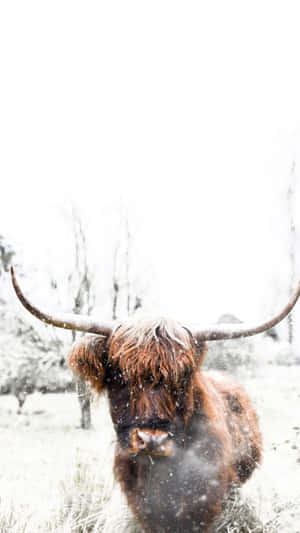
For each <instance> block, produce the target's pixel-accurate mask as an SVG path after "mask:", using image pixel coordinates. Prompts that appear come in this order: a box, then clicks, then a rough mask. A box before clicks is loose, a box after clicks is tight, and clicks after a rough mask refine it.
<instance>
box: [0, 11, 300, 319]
mask: <svg viewBox="0 0 300 533" xmlns="http://www.w3.org/2000/svg"><path fill="white" fill-rule="evenodd" d="M299 15H300V6H299V3H298V2H289V1H286V0H285V1H278V2H276V1H274V0H273V1H272V2H269V1H268V2H265V1H263V0H260V1H259V2H256V1H252V2H245V1H244V0H239V1H235V2H232V1H226V2H224V1H219V0H218V1H214V0H211V1H209V2H204V1H199V0H197V1H187V2H183V1H181V2H178V1H174V0H172V2H171V1H164V0H159V1H156V0H151V2H145V1H142V0H138V1H135V2H132V1H121V2H116V1H113V0H109V1H102V2H101V1H97V2H93V1H88V2H87V1H85V2H83V1H81V2H78V1H72V2H67V1H64V0H59V1H55V0H54V1H51V2H45V1H41V0H39V1H36V2H31V1H27V2H23V1H22V2H17V1H10V2H2V3H1V6H0V50H1V60H0V61H1V63H0V71H1V84H0V151H1V157H0V179H1V193H0V194H1V202H0V233H2V234H4V235H7V236H8V237H9V238H11V239H12V240H13V242H16V243H18V245H19V246H21V247H22V249H23V251H24V252H25V256H24V257H25V258H26V254H27V257H28V258H29V257H30V262H31V264H32V263H34V262H37V263H39V264H40V265H42V267H44V266H45V264H46V262H47V261H49V262H52V261H53V262H55V261H60V262H61V263H62V264H63V262H64V256H63V251H64V248H65V247H66V246H67V242H66V238H67V237H66V233H65V231H64V228H63V217H62V216H61V212H62V210H63V209H64V208H65V206H67V205H70V203H73V204H74V205H76V206H78V208H79V209H80V210H81V212H82V215H83V217H84V219H85V220H86V221H87V225H88V227H89V229H90V231H91V234H92V235H93V247H94V250H95V256H97V258H99V262H100V261H101V250H102V245H101V243H102V240H103V235H104V234H105V236H106V237H105V239H109V237H110V232H111V231H112V230H111V227H110V220H111V217H110V216H109V213H110V210H111V209H113V208H116V206H118V205H119V204H120V203H122V204H123V205H124V204H125V205H127V206H128V210H129V212H130V213H131V217H132V221H133V226H135V227H136V234H137V241H138V245H139V248H140V254H141V255H142V256H144V263H145V264H146V263H147V262H148V263H149V264H151V271H153V285H155V286H154V287H153V294H155V295H156V296H155V301H156V307H157V312H158V313H166V314H168V315H171V316H174V317H175V318H176V317H177V318H179V319H180V318H182V319H190V320H194V321H197V320H206V319H208V320H211V319H216V318H217V317H218V315H219V314H220V313H223V312H226V311H228V312H232V313H235V314H237V315H238V316H240V317H241V318H242V319H254V318H255V317H256V316H257V315H258V313H260V315H261V314H262V313H263V312H264V311H265V312H270V311H271V310H272V307H273V306H276V308H277V306H280V305H281V304H283V303H284V302H285V299H286V293H285V292H284V291H286V289H287V285H288V281H287V279H288V263H287V260H286V257H287V235H288V233H287V219H286V217H285V195H286V188H287V184H288V179H289V173H290V168H291V165H292V161H293V160H294V159H295V161H296V173H297V175H298V176H299V173H300V170H299V165H298V161H299V155H298V154H299V151H300V75H299V72H300V70H299V64H300V31H299V20H300V19H299ZM299 163H300V161H299ZM97 260H98V259H97ZM28 261H29V259H28ZM298 277H300V272H299V275H298ZM276 287H282V292H280V291H275V288H276Z"/></svg>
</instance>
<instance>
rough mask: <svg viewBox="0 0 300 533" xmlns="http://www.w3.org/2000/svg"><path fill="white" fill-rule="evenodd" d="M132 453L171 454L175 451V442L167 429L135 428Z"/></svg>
mask: <svg viewBox="0 0 300 533" xmlns="http://www.w3.org/2000/svg"><path fill="white" fill-rule="evenodd" d="M130 440H131V447H130V448H129V449H128V451H129V452H130V453H135V454H138V453H140V454H147V455H161V456H169V455H173V453H174V444H173V442H172V439H171V436H170V434H169V433H167V432H166V431H160V430H157V429H139V428H135V429H134V430H133V431H132V432H131V439H130Z"/></svg>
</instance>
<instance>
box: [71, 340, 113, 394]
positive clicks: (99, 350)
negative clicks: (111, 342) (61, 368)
mask: <svg viewBox="0 0 300 533" xmlns="http://www.w3.org/2000/svg"><path fill="white" fill-rule="evenodd" d="M105 349H106V339H105V338H103V337H101V336H99V335H86V336H84V337H81V338H80V339H79V340H78V341H77V342H75V343H74V344H73V346H72V348H71V351H70V353H69V366H70V368H71V369H72V370H73V372H74V373H75V374H78V375H80V377H81V378H82V379H85V380H88V381H89V382H90V384H91V385H92V387H93V388H94V389H95V390H96V391H97V392H98V393H99V394H100V392H101V391H102V388H103V379H104V367H103V354H104V351H105Z"/></svg>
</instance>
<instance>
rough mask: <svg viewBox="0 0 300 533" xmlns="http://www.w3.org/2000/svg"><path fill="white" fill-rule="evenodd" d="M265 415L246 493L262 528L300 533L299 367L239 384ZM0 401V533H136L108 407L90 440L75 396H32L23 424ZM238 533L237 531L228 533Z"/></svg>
mask: <svg viewBox="0 0 300 533" xmlns="http://www.w3.org/2000/svg"><path fill="white" fill-rule="evenodd" d="M240 381H242V382H243V383H244V385H245V387H246V388H247V390H248V391H249V393H250V395H251V396H252V398H253V401H254V402H255V404H256V407H257V410H258V412H259V416H260V421H261V429H262V433H263V439H264V461H263V465H262V467H261V469H260V470H259V471H257V472H256V473H255V475H254V476H253V478H252V479H251V480H250V482H248V484H247V485H246V486H245V487H244V489H243V491H242V497H243V498H244V499H245V500H246V501H247V502H252V503H253V504H254V506H255V508H256V511H257V514H258V515H259V517H260V518H261V520H262V522H263V523H264V524H265V525H266V527H265V528H264V529H263V531H269V530H270V529H269V527H270V525H272V529H271V530H272V531H278V532H282V533H299V532H300V366H290V367H283V366H280V367H279V366H277V367H274V366H265V367H261V368H260V369H259V370H256V371H255V376H252V377H251V376H250V377H249V376H247V377H245V378H243V379H240ZM16 410H17V402H16V399H15V398H14V397H12V396H1V397H0V415H1V416H0V428H1V433H0V435H1V437H0V438H1V456H0V509H1V511H0V512H1V514H0V532H1V533H4V532H5V533H6V532H8V531H9V532H12V533H20V532H22V533H36V532H43V533H47V532H54V531H56V532H61V533H62V532H65V533H71V532H75V533H83V532H92V531H94V532H97V531H98V532H103V533H110V532H113V533H125V532H126V533H133V532H135V531H136V532H139V531H140V530H139V528H138V526H137V525H136V524H135V521H134V519H133V518H132V516H131V514H130V512H129V511H128V509H127V506H126V502H125V499H124V498H123V496H122V494H121V493H120V490H119V487H118V484H117V483H116V482H115V481H114V479H113V475H112V463H113V451H114V442H115V436H114V433H113V429H112V426H111V422H110V418H109V415H108V409H107V405H106V399H105V398H103V399H101V400H100V401H96V402H94V404H93V412H92V416H93V425H94V429H93V430H91V431H82V430H80V429H77V428H76V426H77V425H78V419H79V409H78V405H77V398H76V395H75V394H49V395H41V394H34V395H32V396H29V397H28V399H27V401H26V403H25V406H24V413H23V414H22V415H17V414H16ZM231 531H232V532H234V533H238V531H239V529H236V528H235V529H230V528H229V529H228V532H231Z"/></svg>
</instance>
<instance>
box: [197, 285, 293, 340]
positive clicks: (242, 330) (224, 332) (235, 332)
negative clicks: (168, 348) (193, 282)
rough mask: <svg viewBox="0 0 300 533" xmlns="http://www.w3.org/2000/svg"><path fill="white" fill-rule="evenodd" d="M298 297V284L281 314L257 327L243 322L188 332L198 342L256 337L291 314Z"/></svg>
mask: <svg viewBox="0 0 300 533" xmlns="http://www.w3.org/2000/svg"><path fill="white" fill-rule="evenodd" d="M299 295H300V282H299V284H298V287H297V289H296V291H295V293H294V294H293V296H292V297H291V299H290V301H289V302H288V304H287V305H286V306H285V307H284V309H283V310H282V311H281V313H279V314H278V315H276V316H275V317H274V318H271V319H270V320H268V321H267V322H264V323H263V324H261V325H259V326H257V325H255V324H248V323H246V322H245V323H243V324H218V325H215V324H214V325H212V326H208V327H207V328H202V329H199V328H198V329H196V328H189V330H190V332H191V333H192V335H193V336H194V337H195V339H196V340H198V341H219V340H225V339H239V338H240V337H250V336H251V335H256V334H257V333H262V332H263V331H266V330H267V329H270V328H273V327H274V326H276V324H278V323H279V322H281V320H283V319H284V318H285V317H286V316H287V315H288V314H289V313H290V312H291V310H292V309H293V307H294V305H295V303H296V302H297V300H298V298H299Z"/></svg>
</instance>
